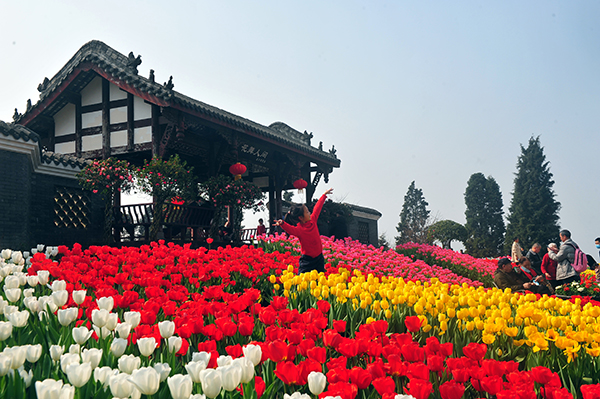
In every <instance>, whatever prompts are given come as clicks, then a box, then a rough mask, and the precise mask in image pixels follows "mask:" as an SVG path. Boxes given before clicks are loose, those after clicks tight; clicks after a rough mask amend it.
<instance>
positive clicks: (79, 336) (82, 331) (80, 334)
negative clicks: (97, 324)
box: [71, 326, 92, 345]
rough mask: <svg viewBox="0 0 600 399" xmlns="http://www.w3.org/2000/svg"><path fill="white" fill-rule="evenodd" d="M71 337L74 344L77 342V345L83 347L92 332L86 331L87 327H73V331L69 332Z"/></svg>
mask: <svg viewBox="0 0 600 399" xmlns="http://www.w3.org/2000/svg"><path fill="white" fill-rule="evenodd" d="M71 335H73V339H74V340H75V342H77V343H78V344H79V345H83V344H85V343H86V341H87V340H88V339H90V337H91V336H92V332H91V331H90V330H88V329H87V327H84V326H81V327H75V328H74V329H73V330H71Z"/></svg>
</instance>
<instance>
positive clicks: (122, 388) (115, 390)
mask: <svg viewBox="0 0 600 399" xmlns="http://www.w3.org/2000/svg"><path fill="white" fill-rule="evenodd" d="M108 385H109V386H110V392H111V393H112V394H113V396H114V397H116V398H128V397H130V396H131V393H132V392H133V387H134V385H133V384H132V383H131V382H129V374H125V373H120V374H117V375H115V376H112V377H110V379H109V380H108Z"/></svg>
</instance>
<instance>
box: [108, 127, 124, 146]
mask: <svg viewBox="0 0 600 399" xmlns="http://www.w3.org/2000/svg"><path fill="white" fill-rule="evenodd" d="M126 145H127V130H119V131H117V132H111V133H110V146H111V147H113V148H114V147H124V146H126Z"/></svg>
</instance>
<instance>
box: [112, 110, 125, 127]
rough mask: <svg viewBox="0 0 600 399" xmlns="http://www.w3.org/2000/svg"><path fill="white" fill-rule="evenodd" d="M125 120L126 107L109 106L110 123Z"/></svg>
mask: <svg viewBox="0 0 600 399" xmlns="http://www.w3.org/2000/svg"><path fill="white" fill-rule="evenodd" d="M121 122H127V107H119V108H111V109H110V123H111V124H113V123H121Z"/></svg>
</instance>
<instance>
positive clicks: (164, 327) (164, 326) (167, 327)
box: [13, 301, 175, 339]
mask: <svg viewBox="0 0 600 399" xmlns="http://www.w3.org/2000/svg"><path fill="white" fill-rule="evenodd" d="M13 302H14V301H13ZM158 330H159V331H160V336H161V337H163V338H165V339H168V338H169V337H170V336H172V335H173V334H174V333H175V323H173V322H172V321H169V320H165V321H161V322H159V323H158Z"/></svg>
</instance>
